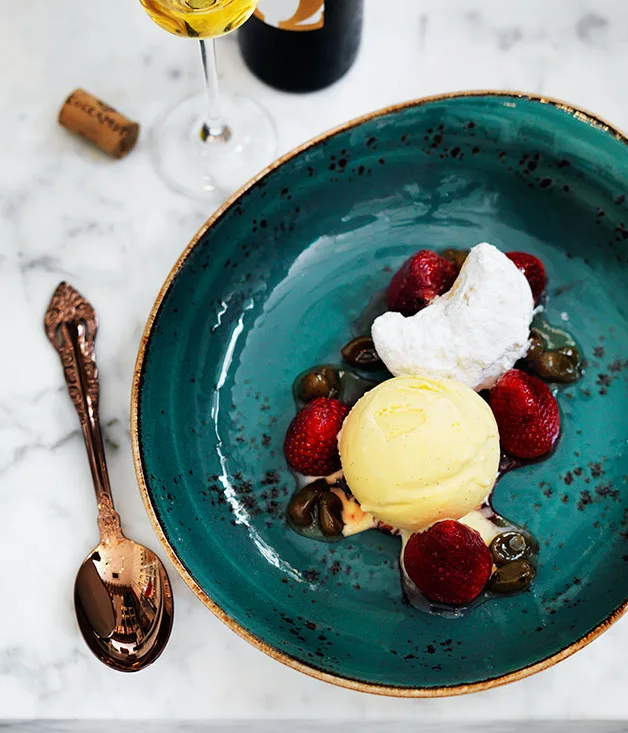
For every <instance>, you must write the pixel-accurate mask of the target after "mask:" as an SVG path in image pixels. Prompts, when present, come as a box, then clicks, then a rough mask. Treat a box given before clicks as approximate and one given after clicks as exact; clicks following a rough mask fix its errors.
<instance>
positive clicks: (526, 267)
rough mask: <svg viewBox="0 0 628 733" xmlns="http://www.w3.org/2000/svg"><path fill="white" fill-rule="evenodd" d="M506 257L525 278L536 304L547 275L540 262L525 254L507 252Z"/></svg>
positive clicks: (545, 283)
mask: <svg viewBox="0 0 628 733" xmlns="http://www.w3.org/2000/svg"><path fill="white" fill-rule="evenodd" d="M506 257H508V259H509V260H512V261H513V262H514V263H515V265H517V267H518V268H519V269H520V270H521V272H523V274H524V275H525V276H526V280H527V281H528V283H529V284H530V290H531V291H532V296H533V298H534V302H535V304H536V303H538V302H539V300H540V299H541V295H543V291H544V290H545V286H546V285H547V275H546V274H545V268H544V267H543V263H542V262H541V260H540V259H539V258H538V257H535V256H534V255H529V254H528V253H527V252H507V253H506Z"/></svg>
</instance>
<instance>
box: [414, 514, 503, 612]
mask: <svg viewBox="0 0 628 733" xmlns="http://www.w3.org/2000/svg"><path fill="white" fill-rule="evenodd" d="M403 564H404V567H405V570H406V573H407V574H408V575H409V577H410V579H411V580H412V581H413V582H414V584H415V585H416V586H417V588H418V589H419V590H420V591H421V593H423V595H424V596H425V597H426V598H427V599H429V600H430V601H437V602H439V603H449V604H451V605H454V606H462V605H465V604H467V603H471V601H472V600H474V599H475V598H477V597H478V596H479V595H480V593H481V592H482V591H483V590H484V588H485V586H486V584H487V583H488V581H489V578H490V577H491V573H492V572H493V558H492V556H491V552H490V550H489V549H488V547H487V546H486V545H485V544H484V540H483V539H482V537H481V536H480V533H479V532H476V531H475V530H474V529H471V528H470V527H467V526H466V525H464V524H461V523H460V522H455V521H454V520H452V519H445V520H443V521H442V522H437V523H436V524H433V525H432V526H431V527H430V528H429V529H427V530H426V531H425V532H419V533H418V534H413V535H412V537H410V539H409V540H408V542H407V544H406V547H405V550H404V553H403Z"/></svg>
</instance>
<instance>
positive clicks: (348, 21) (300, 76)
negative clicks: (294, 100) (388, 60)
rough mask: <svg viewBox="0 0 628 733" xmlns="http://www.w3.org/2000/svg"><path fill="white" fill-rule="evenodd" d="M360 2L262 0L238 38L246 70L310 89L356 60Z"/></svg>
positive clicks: (284, 85) (277, 83)
mask: <svg viewBox="0 0 628 733" xmlns="http://www.w3.org/2000/svg"><path fill="white" fill-rule="evenodd" d="M363 5H364V0H260V3H259V5H258V7H257V10H256V11H255V14H254V15H253V16H252V17H251V18H250V19H249V20H248V21H247V22H246V23H245V24H244V25H243V26H242V27H241V28H240V30H239V32H238V39H239V42H240V49H241V51H242V56H243V57H244V61H245V62H246V65H247V66H248V67H249V69H250V70H251V71H252V72H253V73H254V74H255V76H257V77H258V78H259V79H261V80H262V81H263V82H265V83H266V84H270V86H273V87H277V88H278V89H283V90H285V91H288V92H311V91H314V90H315V89H322V88H323V87H326V86H329V85H330V84H333V83H334V82H335V81H337V80H338V79H340V77H341V76H342V75H343V74H345V73H346V72H347V71H349V69H350V68H351V66H352V65H353V62H354V61H355V58H356V56H357V54H358V49H359V47H360V37H361V35H362V10H363Z"/></svg>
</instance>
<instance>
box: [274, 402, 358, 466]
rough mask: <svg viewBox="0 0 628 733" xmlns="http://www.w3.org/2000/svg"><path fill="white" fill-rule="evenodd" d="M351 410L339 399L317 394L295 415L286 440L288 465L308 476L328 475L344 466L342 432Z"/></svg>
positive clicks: (285, 447)
mask: <svg viewBox="0 0 628 733" xmlns="http://www.w3.org/2000/svg"><path fill="white" fill-rule="evenodd" d="M348 412H349V408H348V407H347V406H346V405H343V404H342V402H340V401H339V400H335V399H332V398H330V397H317V398H316V399H315V400H312V401H311V402H308V403H307V405H305V407H303V408H302V409H301V410H300V411H299V412H298V413H297V414H296V415H295V417H294V418H293V420H292V422H291V423H290V426H289V427H288V431H287V432H286V438H285V440H284V444H283V452H284V455H285V456H286V461H288V465H289V466H290V468H292V469H293V470H294V471H298V473H303V474H305V475H306V476H328V475H329V474H330V473H333V472H334V471H337V470H338V469H339V468H340V456H339V455H338V433H339V432H340V428H341V427H342V423H343V421H344V419H345V417H346V416H347V414H348Z"/></svg>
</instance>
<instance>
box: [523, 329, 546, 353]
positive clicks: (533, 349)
mask: <svg viewBox="0 0 628 733" xmlns="http://www.w3.org/2000/svg"><path fill="white" fill-rule="evenodd" d="M546 348H547V346H546V345H545V339H544V338H543V336H542V335H541V334H540V333H539V332H538V331H537V330H536V329H534V328H533V329H532V330H531V331H530V348H529V349H528V353H527V354H526V360H527V361H534V359H538V358H539V356H541V354H542V353H543V352H544V351H545V349H546Z"/></svg>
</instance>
